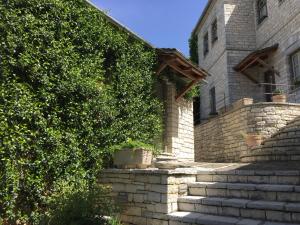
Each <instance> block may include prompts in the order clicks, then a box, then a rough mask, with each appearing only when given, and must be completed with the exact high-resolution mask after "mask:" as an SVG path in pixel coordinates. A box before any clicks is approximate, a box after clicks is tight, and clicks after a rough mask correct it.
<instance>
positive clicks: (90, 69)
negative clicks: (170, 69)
mask: <svg viewBox="0 0 300 225" xmlns="http://www.w3.org/2000/svg"><path fill="white" fill-rule="evenodd" d="M0 33H1V35H0V218H8V219H9V223H10V224H15V223H16V221H17V220H18V221H19V222H22V223H25V222H27V223H30V224H38V223H39V221H40V218H41V215H44V214H49V213H50V211H49V207H50V205H51V204H52V203H53V201H54V200H55V199H58V198H57V196H58V195H63V194H64V193H65V192H66V190H68V192H72V191H73V190H76V191H78V190H85V189H89V187H91V185H92V184H93V183H94V182H95V176H96V175H97V174H98V173H99V170H100V169H101V168H102V166H103V158H104V157H106V156H107V155H109V154H110V153H109V150H108V149H109V148H108V146H111V145H113V144H116V143H120V142H122V141H125V140H127V139H128V138H132V139H137V138H138V139H139V140H141V141H143V142H146V143H151V142H153V141H154V137H155V135H156V134H158V135H159V134H160V131H161V117H160V115H161V104H160V103H159V102H158V100H157V99H156V98H155V96H154V91H153V86H154V82H155V80H154V77H155V76H154V74H153V67H154V66H155V63H156V55H155V52H154V50H153V49H150V48H149V47H147V46H146V45H145V44H144V43H142V42H141V41H138V40H136V39H134V38H132V37H131V36H130V35H129V34H128V33H126V32H125V31H124V30H121V29H119V28H118V27H116V26H114V25H112V24H111V23H109V22H108V21H107V20H106V17H105V16H104V15H103V14H102V13H101V12H99V11H98V10H96V9H95V8H93V7H91V6H89V5H88V4H87V2H86V1H85V0H76V1H70V0H3V1H1V2H0Z"/></svg>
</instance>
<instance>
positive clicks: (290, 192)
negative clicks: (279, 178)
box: [188, 182, 300, 202]
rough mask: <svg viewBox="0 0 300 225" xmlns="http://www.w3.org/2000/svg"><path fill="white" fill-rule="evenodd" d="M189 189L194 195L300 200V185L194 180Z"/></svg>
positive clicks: (190, 193)
mask: <svg viewBox="0 0 300 225" xmlns="http://www.w3.org/2000/svg"><path fill="white" fill-rule="evenodd" d="M188 191H189V195H192V196H206V197H225V198H244V199H250V200H266V201H287V202H300V186H295V185H276V184H249V183H222V182H216V183H215V182H194V183H190V184H188Z"/></svg>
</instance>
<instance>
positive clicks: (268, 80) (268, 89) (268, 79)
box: [265, 71, 276, 102]
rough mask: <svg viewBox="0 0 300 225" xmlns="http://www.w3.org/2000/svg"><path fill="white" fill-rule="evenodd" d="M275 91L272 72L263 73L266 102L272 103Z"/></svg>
mask: <svg viewBox="0 0 300 225" xmlns="http://www.w3.org/2000/svg"><path fill="white" fill-rule="evenodd" d="M275 90H276V81H275V73H274V71H267V72H265V96H266V101H267V102H272V96H273V94H272V93H273V92H274V91H275Z"/></svg>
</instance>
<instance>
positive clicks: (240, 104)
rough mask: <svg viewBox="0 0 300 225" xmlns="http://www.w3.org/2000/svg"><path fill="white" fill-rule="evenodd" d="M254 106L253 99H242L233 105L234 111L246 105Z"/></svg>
mask: <svg viewBox="0 0 300 225" xmlns="http://www.w3.org/2000/svg"><path fill="white" fill-rule="evenodd" d="M252 104H253V98H242V99H240V100H238V101H236V102H234V103H233V108H234V109H239V108H242V107H244V106H246V105H252Z"/></svg>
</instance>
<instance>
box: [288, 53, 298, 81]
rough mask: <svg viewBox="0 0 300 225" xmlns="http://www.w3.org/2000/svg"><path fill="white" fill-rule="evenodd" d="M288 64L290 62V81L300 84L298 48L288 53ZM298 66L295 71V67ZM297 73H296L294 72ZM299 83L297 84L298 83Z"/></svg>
mask: <svg viewBox="0 0 300 225" xmlns="http://www.w3.org/2000/svg"><path fill="white" fill-rule="evenodd" d="M295 56H297V58H298V59H297V64H296V63H295V60H294V57H295ZM290 64H291V72H292V76H291V79H292V83H293V84H297V86H299V85H300V83H299V82H300V48H299V49H297V50H296V51H295V52H293V53H292V54H291V55H290ZM297 66H298V71H297V72H296V69H295V68H296V67H297ZM296 73H298V74H296ZM298 83H299V84H298Z"/></svg>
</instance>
